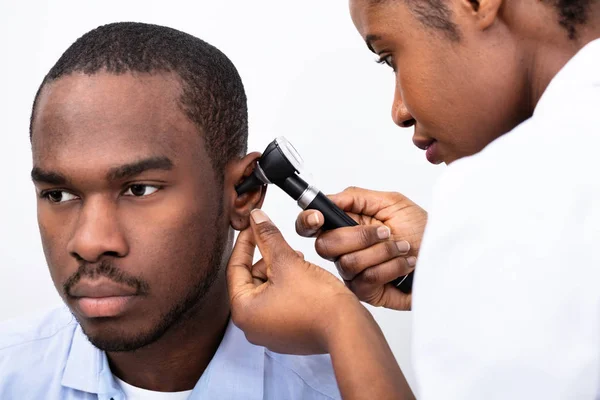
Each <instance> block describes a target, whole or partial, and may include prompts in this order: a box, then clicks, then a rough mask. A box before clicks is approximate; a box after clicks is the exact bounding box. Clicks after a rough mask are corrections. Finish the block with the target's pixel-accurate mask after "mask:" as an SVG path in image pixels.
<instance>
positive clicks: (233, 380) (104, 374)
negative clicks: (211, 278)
mask: <svg viewBox="0 0 600 400" xmlns="http://www.w3.org/2000/svg"><path fill="white" fill-rule="evenodd" d="M264 362H265V349H264V347H259V346H254V345H253V344H251V343H249V342H248V340H247V339H246V337H245V335H244V333H243V332H242V331H240V329H239V328H238V327H236V326H235V325H234V324H233V322H231V320H230V321H229V324H228V326H227V329H226V331H225V335H224V336H223V340H222V341H221V344H220V345H219V348H218V349H217V351H216V353H215V355H214V356H213V358H212V360H211V362H210V363H209V364H208V367H207V368H206V370H205V371H204V373H203V374H202V377H201V378H200V380H199V381H198V383H197V384H196V386H195V387H194V390H193V392H192V394H191V396H190V400H194V399H207V398H208V399H213V398H220V399H247V400H260V399H262V398H263V387H264V384H263V381H264ZM61 384H62V385H63V386H65V387H69V388H72V389H75V390H80V391H83V392H88V393H95V394H98V397H99V399H110V398H111V397H112V398H114V399H115V400H116V399H118V398H121V397H122V396H123V394H122V392H121V390H120V388H119V386H118V383H117V382H115V379H114V378H113V376H112V372H111V371H110V366H109V364H108V359H107V358H106V353H105V352H103V351H101V350H99V349H98V348H96V347H95V346H94V345H92V344H91V343H90V341H89V340H88V338H87V337H86V336H85V334H84V333H83V331H82V330H81V326H77V329H76V330H75V334H74V336H73V341H72V343H71V349H70V351H69V355H68V357H67V362H66V366H65V370H64V373H63V377H62V381H61Z"/></svg>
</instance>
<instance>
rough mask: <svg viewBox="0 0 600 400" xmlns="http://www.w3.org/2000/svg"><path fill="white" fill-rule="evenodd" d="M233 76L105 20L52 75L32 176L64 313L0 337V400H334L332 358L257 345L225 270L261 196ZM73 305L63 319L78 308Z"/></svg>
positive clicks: (35, 126) (36, 113)
mask: <svg viewBox="0 0 600 400" xmlns="http://www.w3.org/2000/svg"><path fill="white" fill-rule="evenodd" d="M247 120H248V118H247V108H246V97H245V93H244V88H243V85H242V82H241V80H240V77H239V75H238V73H237V71H236V69H235V67H234V66H233V64H232V63H231V62H230V61H229V59H228V58H227V57H226V56H225V55H224V54H222V53H221V52H220V51H219V50H217V49H216V48H215V47H213V46H211V45H209V44H207V43H205V42H203V41H202V40H200V39H197V38H195V37H193V36H190V35H188V34H185V33H182V32H179V31H176V30H174V29H170V28H166V27H160V26H155V25H147V24H140V23H116V24H110V25H105V26H101V27H99V28H97V29H95V30H93V31H91V32H89V33H87V34H85V35H84V36H83V37H81V38H80V39H78V40H77V41H76V42H75V43H74V44H73V45H72V46H71V47H70V48H69V49H68V50H67V51H66V52H65V53H64V54H63V56H62V57H61V58H60V59H59V60H58V62H57V63H56V65H55V66H54V67H53V68H52V69H51V70H50V72H49V73H48V75H47V76H46V78H45V79H44V81H43V82H42V84H41V86H40V89H39V91H38V93H37V95H36V98H35V102H34V105H33V110H32V116H31V143H32V154H33V171H32V178H33V181H34V183H35V186H36V191H37V194H38V220H39V227H40V233H41V237H42V242H43V248H44V253H45V256H46V259H47V262H48V266H49V268H50V273H51V276H52V280H53V281H54V284H55V286H56V289H57V290H58V291H59V293H60V295H61V296H62V298H63V300H64V302H65V303H66V305H67V307H68V309H67V308H66V307H63V308H61V309H59V310H56V311H53V312H51V313H50V314H47V315H45V316H43V317H41V318H39V319H37V320H34V321H14V322H10V323H7V324H4V325H3V326H2V328H1V329H0V331H1V332H2V334H1V336H0V376H1V377H2V379H1V380H0V398H2V399H96V398H97V399H101V400H108V399H114V400H118V399H125V398H127V399H141V398H153V399H184V398H189V399H201V398H202V399H263V398H264V399H331V398H337V397H339V393H338V390H337V387H336V385H335V378H334V376H333V371H332V369H331V364H330V359H329V356H327V355H321V356H317V357H311V356H308V357H290V356H283V355H279V354H276V353H273V352H271V351H268V350H265V349H264V348H262V347H257V346H253V345H251V344H250V343H248V341H247V340H246V338H245V337H244V335H243V333H242V332H241V331H239V330H238V328H236V327H235V326H234V325H233V324H232V323H231V322H230V320H229V314H230V310H229V302H228V297H227V288H226V280H225V265H226V262H227V260H228V258H229V255H230V252H231V245H232V240H233V234H234V230H241V229H244V228H246V227H247V226H248V219H249V213H250V210H252V209H253V208H255V207H259V206H260V205H261V203H262V200H263V197H264V190H262V189H260V190H257V191H254V192H252V193H249V194H247V195H244V196H241V197H238V196H237V194H236V192H235V189H234V186H235V184H236V183H238V182H239V181H240V180H241V179H243V177H244V176H247V175H248V174H249V173H250V172H251V170H252V166H253V164H254V161H255V160H256V158H257V157H258V156H259V154H256V153H254V154H250V155H247V156H244V155H245V152H246V143H247V133H248V128H247ZM69 311H70V312H69Z"/></svg>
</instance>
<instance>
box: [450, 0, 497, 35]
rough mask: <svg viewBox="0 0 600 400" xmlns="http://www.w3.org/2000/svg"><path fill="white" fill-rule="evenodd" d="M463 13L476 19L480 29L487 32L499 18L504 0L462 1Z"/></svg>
mask: <svg viewBox="0 0 600 400" xmlns="http://www.w3.org/2000/svg"><path fill="white" fill-rule="evenodd" d="M460 2H461V3H462V6H463V11H465V12H467V15H471V16H473V17H475V18H476V22H475V23H476V24H477V26H478V27H479V29H481V30H482V31H483V30H486V29H488V28H489V27H490V26H492V24H493V23H494V21H495V20H496V18H498V13H499V12H500V7H501V6H502V2H503V1H502V0H460Z"/></svg>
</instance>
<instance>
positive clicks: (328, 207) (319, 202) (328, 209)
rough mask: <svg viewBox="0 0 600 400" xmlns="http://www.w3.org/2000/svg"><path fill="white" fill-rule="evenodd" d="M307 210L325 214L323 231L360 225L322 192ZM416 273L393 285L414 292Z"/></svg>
mask: <svg viewBox="0 0 600 400" xmlns="http://www.w3.org/2000/svg"><path fill="white" fill-rule="evenodd" d="M305 209H306V210H318V211H320V212H321V214H323V217H324V218H325V223H324V224H323V228H322V229H323V230H326V231H328V230H332V229H336V228H342V227H345V226H357V225H358V223H357V222H356V221H355V220H353V219H352V218H350V216H349V215H348V214H346V213H345V212H344V211H342V209H340V208H339V207H338V206H336V205H335V204H334V203H333V202H332V201H331V200H329V198H328V197H327V196H325V195H324V194H323V193H322V192H319V193H318V194H317V196H316V197H315V198H314V200H313V201H312V202H310V204H309V205H308V206H307V207H306V208H305ZM413 274H414V271H413V272H411V273H410V274H408V275H406V276H402V277H400V278H398V279H395V280H394V281H392V282H391V283H392V284H393V285H394V286H396V287H397V288H398V289H400V290H401V291H402V292H403V293H407V294H408V293H410V292H411V291H412V283H413Z"/></svg>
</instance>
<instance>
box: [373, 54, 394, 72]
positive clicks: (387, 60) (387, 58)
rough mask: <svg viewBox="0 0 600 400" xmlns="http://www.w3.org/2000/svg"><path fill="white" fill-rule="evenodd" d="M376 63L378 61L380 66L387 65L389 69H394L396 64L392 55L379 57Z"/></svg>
mask: <svg viewBox="0 0 600 400" xmlns="http://www.w3.org/2000/svg"><path fill="white" fill-rule="evenodd" d="M376 61H377V63H379V64H385V65H387V66H388V67H390V68H392V69H394V62H393V58H392V55H391V54H388V55H382V56H380V57H379V59H378V60H376Z"/></svg>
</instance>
